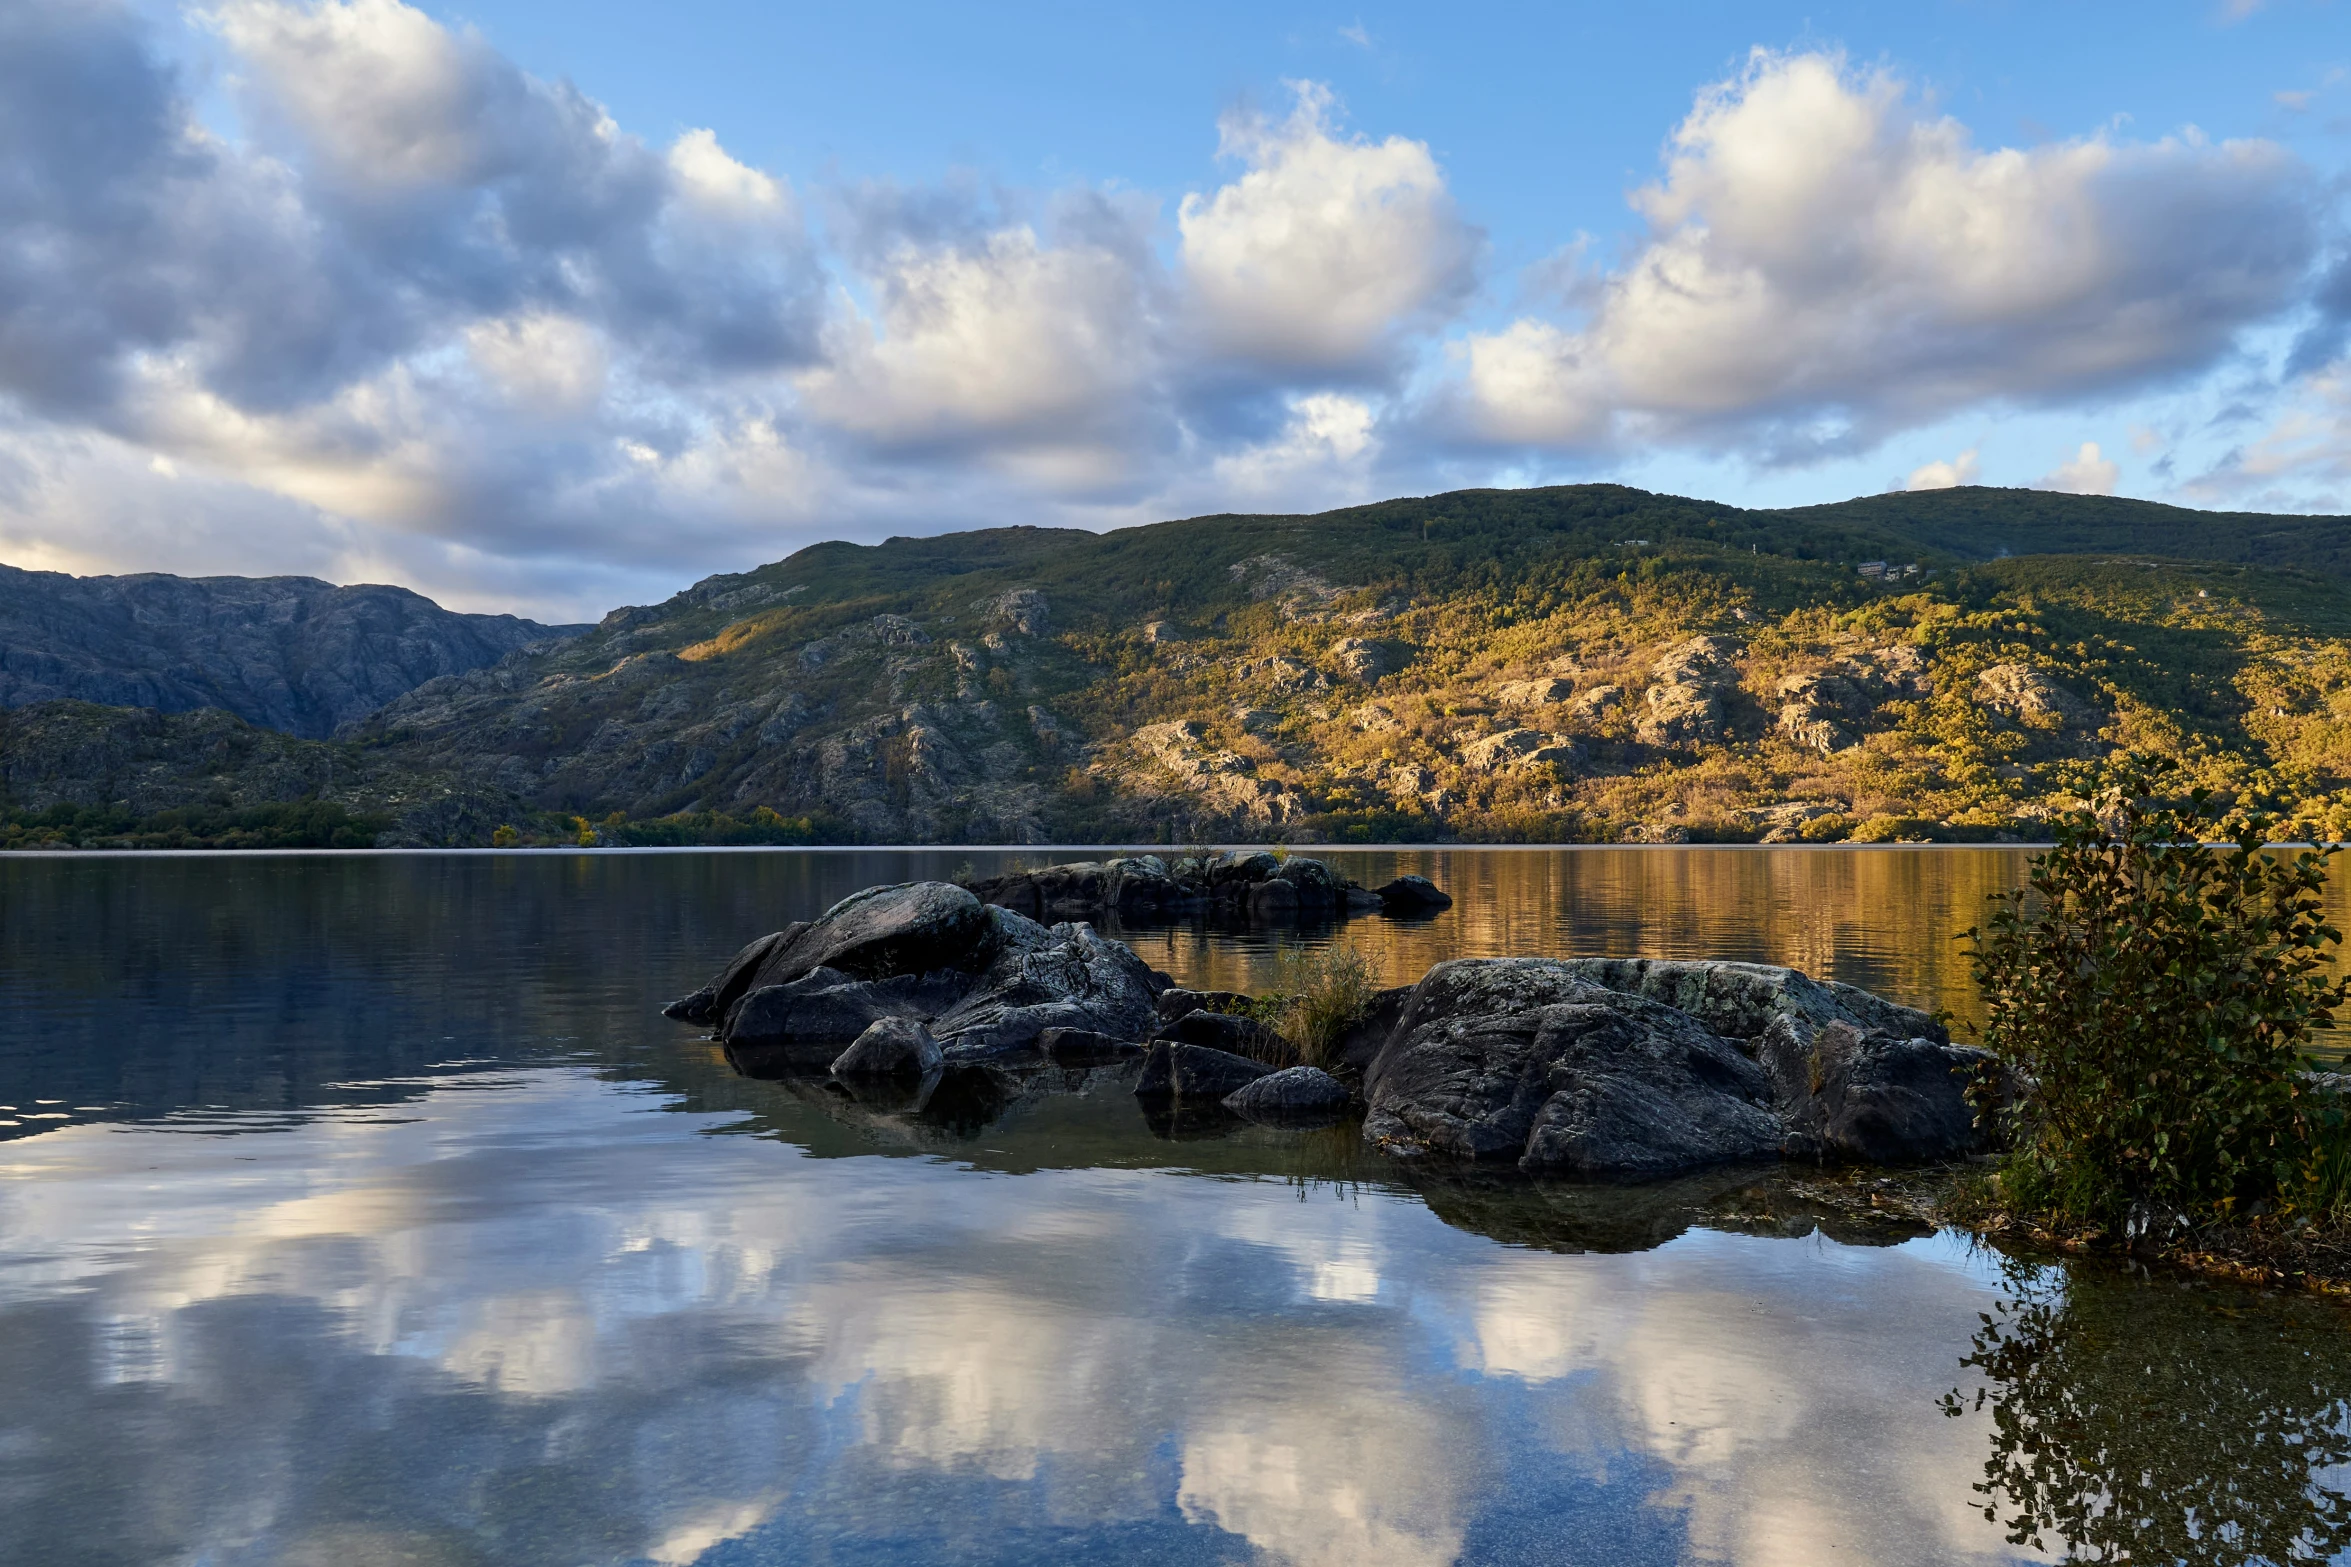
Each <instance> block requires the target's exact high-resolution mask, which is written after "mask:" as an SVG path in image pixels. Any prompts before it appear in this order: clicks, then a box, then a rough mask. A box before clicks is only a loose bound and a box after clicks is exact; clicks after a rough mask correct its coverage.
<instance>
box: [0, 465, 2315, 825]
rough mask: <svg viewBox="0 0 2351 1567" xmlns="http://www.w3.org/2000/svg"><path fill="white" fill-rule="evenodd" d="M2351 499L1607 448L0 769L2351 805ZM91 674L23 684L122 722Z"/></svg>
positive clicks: (759, 594)
mask: <svg viewBox="0 0 2351 1567" xmlns="http://www.w3.org/2000/svg"><path fill="white" fill-rule="evenodd" d="M2345 532H2346V527H2345V520H2344V519H2341V518H2300V517H2254V516H2229V515H2223V514H2214V513H2204V512H2195V511H2188V510H2183V509H2180V508H2176V507H2165V506H2156V505H2151V504H2148V503H2144V502H2134V501H2118V500H2108V499H2103V498H2095V497H2077V496H2063V495H2052V494H2047V493H2043V492H2037V491H2008V490H1983V489H1970V490H1954V491H1942V492H1935V493H1931V494H1923V495H1892V496H1876V497H1867V498H1864V499H1861V500H1856V501H1849V502H1844V503H1841V504H1839V505H1834V506H1818V507H1807V508H1802V509H1798V510H1792V511H1741V510H1738V509H1736V508H1731V507H1723V506H1716V505H1712V504H1709V503H1705V502H1699V501H1691V500H1684V499H1679V498H1675V497H1670V496H1657V495H1649V494H1646V493H1643V492H1641V491H1637V490H1631V489H1625V488H1622V487H1619V486H1612V485H1584V486H1572V487H1565V488H1558V489H1547V490H1483V491H1464V492H1460V493H1456V494H1450V495H1441V496H1433V497H1428V498H1425V499H1414V500H1396V501H1387V502H1382V503H1379V504H1377V505H1371V506H1361V507H1352V508H1348V509H1346V510H1342V511H1336V512H1330V513H1325V514H1322V515H1319V516H1312V517H1290V516H1280V517H1247V516H1216V517H1201V518H1193V519H1189V520H1186V521H1181V522H1170V523H1161V524H1156V525H1153V526H1150V527H1140V528H1130V529H1124V530H1121V531H1118V532H1114V533H1109V534H1102V535H1095V534H1090V533H1084V532H1076V531H1066V530H1050V529H1035V528H1009V529H992V530H986V531H981V532H973V533H963V534H952V535H946V536H942V537H936V538H925V539H892V540H890V541H888V542H886V543H884V544H881V545H876V546H860V545H852V544H821V545H817V546H814V547H812V548H810V549H806V550H803V551H801V552H799V553H798V554H796V555H794V556H792V557H791V558H789V559H787V560H784V561H779V562H777V563H775V564H773V565H769V566H764V567H761V568H759V569H758V570H756V571H753V572H748V573H744V574H741V575H738V576H728V577H718V578H712V579H709V580H707V581H705V582H703V583H699V584H697V585H696V586H695V587H694V588H692V589H690V590H688V591H687V592H685V593H682V594H679V595H678V596H676V597H675V598H672V599H670V600H669V601H667V602H666V603H663V604H659V605H654V606H648V607H642V608H632V609H625V610H618V611H615V612H614V613H613V614H611V615H609V616H607V617H606V618H605V619H604V621H603V622H602V623H600V624H599V625H598V626H597V627H596V628H595V629H594V630H593V631H591V632H590V633H589V634H587V635H586V636H583V637H580V638H578V639H575V640H573V641H570V642H567V643H563V644H560V645H558V646H556V647H555V648H553V649H552V650H549V651H546V652H543V653H540V654H536V655H531V654H518V655H515V656H513V657H510V658H509V659H508V660H507V661H506V662H505V663H503V664H500V665H497V666H494V667H492V668H488V669H483V670H477V671H474V672H472V673H470V674H464V675H458V676H452V677H447V678H443V679H440V680H436V681H432V682H430V683H428V684H427V685H425V686H423V687H421V688H419V689H418V690H416V691H414V692H412V693H410V694H409V695H408V696H406V697H403V698H400V699H398V700H396V701H394V702H393V703H391V704H390V705H389V706H387V707H386V708H384V709H383V710H381V711H380V712H378V713H377V714H375V715H373V716H372V717H371V718H369V719H367V720H365V721H364V722H363V723H361V724H360V725H358V726H356V727H355V728H353V729H350V730H347V731H346V732H345V733H344V734H343V735H342V736H340V737H339V742H338V743H336V744H334V745H331V746H326V747H322V748H321V750H320V751H319V752H318V753H317V754H316V757H315V758H314V759H313V760H312V761H309V762H307V763H302V762H300V760H299V758H300V757H302V756H309V755H311V753H308V752H301V751H299V747H301V746H304V745H310V744H314V743H313V742H294V741H290V740H278V739H277V738H276V737H272V744H271V745H269V746H266V747H263V746H255V745H248V746H247V747H245V750H246V751H248V752H251V753H252V754H253V755H254V756H256V757H259V756H261V755H263V754H265V753H266V755H267V757H268V759H269V761H268V765H267V766H266V767H263V766H260V765H259V764H258V762H255V763H253V764H239V763H234V762H224V761H222V760H219V759H220V758H223V757H227V756H228V755H229V754H230V753H231V752H232V751H233V750H235V748H234V747H230V746H227V745H225V744H224V743H223V742H222V740H221V738H220V736H219V735H217V734H214V735H212V736H211V737H210V738H209V739H208V740H207V741H206V742H205V743H206V744H207V745H209V747H210V750H209V751H208V752H206V754H205V757H199V756H197V755H196V754H195V752H194V750H193V749H191V750H190V751H189V754H188V755H187V756H185V757H182V758H180V759H179V760H176V761H175V760H174V759H173V758H174V756H175V754H176V753H175V752H174V750H173V747H174V745H175V744H176V742H174V741H172V740H171V738H170V731H169V728H168V725H167V727H166V729H165V730H163V731H157V730H155V729H154V727H153V725H152V723H150V725H149V727H148V728H147V729H145V730H141V731H140V734H141V735H143V736H144V738H143V739H142V740H141V741H140V745H141V746H143V747H144V750H142V751H141V752H140V755H141V756H142V758H144V760H142V761H141V762H140V765H139V767H138V768H136V769H130V768H126V767H122V766H117V767H116V768H115V770H114V774H113V777H114V779H115V781H114V782H112V783H107V784H104V785H102V786H101V785H99V784H96V783H94V782H91V781H88V780H83V779H80V778H78V777H77V773H76V768H75V767H74V766H73V765H70V764H63V765H61V764H59V763H58V762H57V761H56V759H55V758H54V757H51V756H49V755H48V753H47V752H46V751H44V750H43V745H44V744H46V742H43V743H39V744H36V743H32V742H31V741H29V740H27V739H25V738H23V737H22V735H20V738H19V739H18V740H17V741H16V742H14V743H12V744H11V745H9V746H8V747H7V748H6V754H4V755H0V781H4V782H5V784H6V787H7V788H8V789H9V791H10V794H11V797H12V799H11V803H12V804H13V805H14V806H15V808H16V810H17V813H18V818H19V820H20V822H23V821H27V820H29V817H27V816H26V813H28V812H33V811H39V810H46V809H49V808H51V807H53V806H55V805H57V804H58V803H60V802H65V803H70V804H75V805H81V806H97V805H105V806H110V807H118V808H121V809H127V810H132V811H134V812H135V811H139V810H160V809H167V808H175V807H187V806H191V805H198V804H205V805H209V806H211V807H213V808H216V809H225V808H227V807H229V806H232V805H234V806H240V807H244V806H251V805H255V804H261V803H267V802H269V801H271V800H284V799H290V798H295V797H296V796H293V795H289V794H288V793H287V790H288V789H289V788H292V787H294V786H295V783H296V782H297V781H298V780H301V779H304V778H308V779H309V780H311V782H310V783H309V785H308V786H307V787H308V788H309V789H310V790H311V796H301V797H312V796H315V797H316V798H320V799H323V800H329V801H332V802H334V803H336V804H338V805H341V806H343V807H345V808H347V809H348V810H350V811H352V812H353V813H355V814H358V815H388V816H390V817H391V818H393V819H394V820H395V821H396V822H397V823H398V825H397V826H395V827H394V828H393V829H392V832H391V837H392V838H393V839H397V840H399V841H460V842H474V841H487V840H488V839H489V837H490V835H491V834H492V833H494V832H495V831H496V829H497V828H499V827H501V826H504V827H508V828H509V829H511V833H510V836H519V837H520V838H522V839H523V840H524V841H546V840H551V839H555V838H561V839H563V840H565V841H573V840H576V839H577V838H579V837H580V836H581V835H582V834H583V833H585V834H586V835H587V836H588V837H590V838H591V839H594V838H597V837H599V836H600V837H601V838H602V839H603V840H604V841H691V840H696V839H704V838H717V839H724V840H727V841H774V842H783V841H805V840H807V839H809V838H832V839H841V840H859V841H917V842H920V841H929V842H956V841H975V842H976V841H996V842H1046V841H1063V842H1067V841H1083V840H1097V841H1099V840H1142V841H1184V840H1189V839H1208V838H1249V839H1264V840H1272V839H1287V840H1290V841H1294V842H1306V841H1313V840H1317V839H1325V840H1338V841H1367V840H1393V839H1408V838H1409V839H1446V838H1458V839H1488V840H1521V841H1551V840H1593V841H1611V842H1614V841H1627V840H1634V841H1639V840H1680V839H1691V840H1708V839H1724V840H1754V839H1771V840H1775V841H1787V840H1801V841H1830V840H1842V839H1852V838H1860V839H1885V838H1895V837H1901V838H1937V839H1954V838H1956V839H1984V838H1994V837H2029V836H2031V835H2033V834H2034V833H2035V832H2036V831H2037V824H2038V822H2039V821H2040V820H2041V819H2042V818H2043V817H2044V816H2045V814H2046V812H2047V810H2048V809H2049V805H2050V802H2052V801H2053V800H2055V799H2058V798H2061V797H2064V796H2066V795H2068V794H2070V793H2072V792H2074V791H2076V790H2078V789H2080V788H2082V787H2084V786H2085V785H2086V784H2087V783H2088V782H2089V781H2090V780H2091V779H2093V778H2094V777H2095V775H2096V774H2097V772H2098V771H2099V769H2100V768H2101V767H2102V766H2103V765H2104V764H2105V761H2106V759H2107V758H2108V757H2109V756H2110V755H2111V754H2112V753H2113V752H2115V751H2116V750H2117V749H2120V748H2154V749H2160V750H2165V751H2168V752H2171V753H2173V754H2177V755H2180V756H2182V757H2185V758H2187V759H2189V760H2190V762H2191V763H2192V765H2193V766H2194V767H2195V768H2196V769H2197V770H2198V772H2199V773H2200V775H2201V776H2203V777H2205V778H2207V779H2209V780H2210V781H2212V782H2215V783H2218V784H2221V785H2224V786H2227V787H2232V788H2251V789H2255V790H2260V791H2265V792H2271V793H2276V794H2279V795H2282V796H2284V797H2286V798H2288V799H2290V800H2291V801H2293V802H2294V803H2295V804H2296V805H2297V806H2298V807H2299V808H2301V809H2302V810H2303V811H2305V812H2306V813H2307V814H2308V816H2309V817H2310V819H2311V820H2312V821H2313V822H2314V823H2315V824H2317V825H2319V826H2321V827H2324V828H2326V829H2327V830H2330V831H2335V832H2341V831H2343V830H2345V829H2346V828H2351V727H2347V726H2351V640H2346V639H2351V595H2347V591H2346V584H2345V583H2344V581H2343V580H2342V577H2341V575H2340V574H2339V573H2340V571H2341V570H2342V568H2343V566H2344V565H2345V557H2344V556H2343V555H2342V554H2341V552H2340V551H2339V550H2338V540H2339V538H2340V537H2341V536H2342V535H2344V533H2345ZM2004 557H2005V558H2004ZM1881 565H1882V568H1883V569H1881ZM29 711H30V710H29ZM107 711H109V710H104V709H97V710H90V711H87V712H83V713H82V714H81V715H80V716H79V717H76V718H74V719H73V720H72V722H70V723H68V722H66V721H65V720H64V719H63V718H62V717H58V716H55V715H53V716H51V717H50V718H49V719H47V720H43V721H42V722H45V723H46V724H47V727H48V728H49V729H52V730H56V731H58V732H59V733H61V734H64V733H71V734H74V735H78V736H79V738H78V739H77V740H76V741H75V743H76V744H78V745H79V746H80V747H81V748H82V751H83V753H84V754H100V753H102V752H104V751H105V747H103V746H100V745H98V744H97V742H96V741H95V740H94V739H93V738H92V735H91V733H90V726H91V725H93V724H98V725H99V726H100V727H103V722H102V720H101V718H100V717H99V716H96V715H103V714H104V713H106V712H107ZM123 722H126V723H127V722H128V721H127V719H126V720H124V721H123ZM174 722H177V721H174ZM17 724H18V729H19V730H20V731H22V732H24V733H25V734H29V733H30V730H31V728H33V727H37V725H36V724H35V721H34V720H33V719H31V718H27V717H20V718H19V719H18V721H17ZM190 744H191V746H193V744H194V742H193V741H191V742H190ZM289 747H293V748H296V749H295V750H288V748H289ZM116 749H117V750H119V749H121V747H120V746H119V745H118V746H117V747H116ZM207 757H209V758H211V760H207V759H206V758H207ZM207 769H209V770H207ZM305 769H307V771H306V770H305ZM85 770H86V769H85ZM134 774H135V780H134V782H131V783H125V782H123V781H122V780H123V779H125V778H129V777H133V775H134ZM77 789H78V790H79V791H80V793H78V794H77V793H76V791H77ZM108 791H112V792H108ZM34 831H35V829H33V828H31V827H23V826H20V828H19V836H20V839H21V838H23V837H24V836H25V835H27V834H30V833H32V832H34Z"/></svg>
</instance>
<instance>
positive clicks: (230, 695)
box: [0, 566, 584, 739]
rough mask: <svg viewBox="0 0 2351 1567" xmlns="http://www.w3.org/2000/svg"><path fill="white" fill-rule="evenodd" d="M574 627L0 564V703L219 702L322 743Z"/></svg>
mask: <svg viewBox="0 0 2351 1567" xmlns="http://www.w3.org/2000/svg"><path fill="white" fill-rule="evenodd" d="M582 629H584V628H582V627H578V626H542V625H540V624H538V623H537V622H535V621H529V620H520V619H517V618H516V617H514V616H512V615H459V614H454V613H452V612H451V611H449V610H445V609H443V608H441V606H440V605H438V604H435V603H434V602H433V601H432V600H431V599H428V598H424V597H422V596H421V595H418V594H415V593H411V592H409V591H408V590H407V589H406V588H394V587H381V586H361V587H349V588H339V587H336V586H334V585H333V584H332V583H326V582H320V581H318V580H317V579H315V578H312V577H259V578H255V577H172V576H163V575H159V574H148V575H141V576H132V577H73V576H67V575H65V574H63V573H61V572H54V571H19V570H16V569H15V568H14V567H10V566H0V707H26V706H29V705H31V704H33V703H37V702H48V701H56V700H61V699H63V700H73V701H81V702H99V703H104V704H107V705H109V706H114V707H143V708H152V709H155V710H157V711H159V712H164V713H184V712H191V711H194V710H196V709H199V708H218V709H220V710H222V711H224V712H228V713H233V714H235V715H236V716H237V717H239V718H241V719H244V720H245V721H246V722H247V723H251V724H256V725H259V726H261V727H262V728H266V729H276V730H281V731H283V732H284V733H287V734H292V735H304V736H308V737H311V738H314V739H317V738H324V737H325V736H327V735H330V734H332V733H334V731H335V729H336V728H337V727H338V726H340V725H342V724H347V723H350V722H351V721H352V720H354V719H357V718H362V717H365V716H366V715H367V714H369V713H372V712H374V711H375V710H376V709H377V708H379V707H381V706H383V704H384V703H386V702H388V701H390V700H391V699H392V698H394V697H396V696H399V695H401V694H403V693H405V692H408V691H412V690H414V689H415V688H416V687H417V686H419V685H421V684H423V683H424V682H425V681H427V680H430V679H433V678H434V677H435V676H438V675H451V674H462V673H463V672H465V671H466V670H469V669H478V668H480V667H481V666H482V665H484V664H489V663H494V662H496V661H497V660H498V659H500V658H503V657H505V656H506V655H507V654H508V653H511V652H513V651H514V650H515V649H517V648H520V647H526V646H529V645H530V644H532V643H536V642H544V641H547V640H549V639H551V638H555V637H560V636H564V635H568V634H570V633H573V632H577V631H579V630H582Z"/></svg>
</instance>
